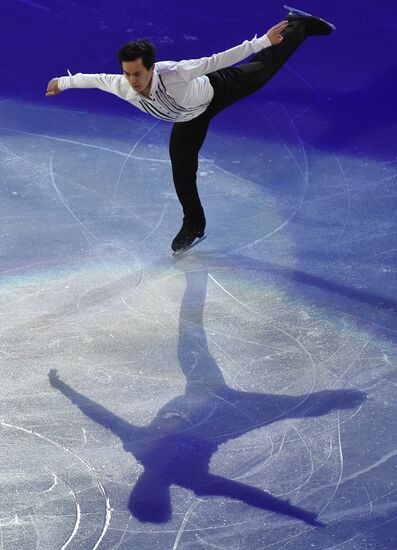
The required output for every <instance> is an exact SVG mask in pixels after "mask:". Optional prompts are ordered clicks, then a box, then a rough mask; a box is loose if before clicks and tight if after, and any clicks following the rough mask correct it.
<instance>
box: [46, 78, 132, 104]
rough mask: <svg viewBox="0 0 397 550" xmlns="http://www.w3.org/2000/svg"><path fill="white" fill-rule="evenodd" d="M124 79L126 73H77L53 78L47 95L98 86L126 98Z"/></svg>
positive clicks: (104, 90)
mask: <svg viewBox="0 0 397 550" xmlns="http://www.w3.org/2000/svg"><path fill="white" fill-rule="evenodd" d="M124 80H125V79H124V75H122V74H105V73H100V74H82V73H77V74H75V75H69V76H62V77H60V78H52V79H51V80H50V81H49V83H48V85H47V92H46V94H45V95H46V96H49V97H51V96H54V95H58V94H60V93H61V92H62V91H64V90H66V89H68V88H98V89H99V90H102V91H103V92H109V93H110V94H114V95H117V96H118V97H122V98H124V95H123V94H122V92H121V86H122V84H123V83H124ZM124 84H125V83H124Z"/></svg>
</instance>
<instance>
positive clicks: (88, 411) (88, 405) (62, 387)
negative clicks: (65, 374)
mask: <svg viewBox="0 0 397 550" xmlns="http://www.w3.org/2000/svg"><path fill="white" fill-rule="evenodd" d="M48 379H49V381H50V384H51V386H53V387H54V388H56V389H57V390H59V391H60V392H61V393H63V395H65V397H67V398H68V399H69V400H70V401H71V402H72V403H73V404H74V405H77V407H78V408H79V409H80V410H81V411H82V412H83V413H84V414H85V415H86V416H88V417H89V418H91V420H94V421H95V422H96V423H97V424H101V426H104V427H105V428H109V429H110V430H112V432H114V433H115V435H117V436H118V437H119V438H120V439H121V440H122V441H123V442H126V441H130V439H131V438H133V437H134V436H139V435H141V432H142V428H138V427H136V426H134V425H133V424H129V423H128V422H126V421H125V420H123V419H122V418H120V417H119V416H117V415H115V414H114V413H112V412H110V411H108V410H107V409H105V407H103V406H102V405H99V404H98V403H96V402H95V401H92V400H91V399H89V398H88V397H86V396H85V395H82V394H81V393H79V392H77V391H75V390H74V389H73V388H72V387H71V386H69V385H68V384H66V382H64V381H63V380H61V378H60V377H59V374H58V372H57V371H56V369H51V370H50V372H49V373H48Z"/></svg>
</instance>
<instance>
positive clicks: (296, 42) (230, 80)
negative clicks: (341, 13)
mask: <svg viewBox="0 0 397 550" xmlns="http://www.w3.org/2000/svg"><path fill="white" fill-rule="evenodd" d="M283 36H284V39H283V41H282V42H281V43H280V44H277V45H275V46H270V47H269V48H265V49H264V50H261V51H260V52H258V53H257V54H255V55H254V57H253V58H252V59H251V61H250V62H249V63H245V64H243V65H239V66H237V67H232V68H227V69H221V70H219V71H216V72H214V73H211V74H209V75H208V77H209V79H210V81H211V84H212V86H213V88H214V91H215V94H214V99H213V101H212V103H211V105H210V106H209V108H208V111H209V114H210V116H211V117H212V116H215V115H216V114H217V113H219V111H222V110H223V109H225V108H226V107H228V106H229V105H231V104H232V103H235V102H236V101H238V100H240V99H243V98H244V97H247V96H248V95H250V94H252V93H254V92H256V91H258V90H259V89H260V88H262V86H264V85H265V84H266V83H267V82H268V81H269V80H270V79H271V78H273V76H274V75H275V74H276V73H277V72H278V71H279V70H280V69H281V67H282V66H283V65H284V63H285V62H286V61H287V60H288V59H289V58H290V57H291V55H292V54H293V53H294V52H295V51H296V50H297V49H298V48H299V46H300V45H301V44H302V42H303V41H304V39H305V26H304V24H303V23H299V22H293V23H290V24H289V25H288V27H287V28H286V29H285V30H284V31H283Z"/></svg>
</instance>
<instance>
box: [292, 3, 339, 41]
mask: <svg viewBox="0 0 397 550" xmlns="http://www.w3.org/2000/svg"><path fill="white" fill-rule="evenodd" d="M284 8H285V9H286V10H288V15H287V21H291V23H292V22H293V21H304V22H305V26H306V36H314V35H325V34H331V32H332V31H334V30H336V28H335V25H333V24H332V23H329V22H328V21H325V20H324V19H321V18H320V17H315V16H314V15H311V14H310V13H306V12H305V11H302V10H298V9H296V8H291V7H290V6H284Z"/></svg>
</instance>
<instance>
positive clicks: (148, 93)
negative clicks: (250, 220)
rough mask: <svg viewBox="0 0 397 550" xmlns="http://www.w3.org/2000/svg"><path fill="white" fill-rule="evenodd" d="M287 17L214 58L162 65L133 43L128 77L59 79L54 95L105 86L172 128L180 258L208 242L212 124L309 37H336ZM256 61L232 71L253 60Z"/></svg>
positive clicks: (125, 59) (326, 27)
mask: <svg viewBox="0 0 397 550" xmlns="http://www.w3.org/2000/svg"><path fill="white" fill-rule="evenodd" d="M285 7H286V9H287V10H288V11H289V13H288V16H287V18H286V19H285V20H284V21H281V22H280V23H278V24H277V25H275V26H274V27H271V28H270V29H269V30H268V31H267V33H266V34H264V35H263V36H261V37H259V38H257V37H256V36H255V37H254V38H253V39H252V40H245V41H244V42H243V43H242V44H240V45H239V46H236V47H234V48H231V49H230V50H226V51H224V52H221V53H217V54H214V55H212V56H211V57H202V58H200V59H191V60H184V61H179V62H176V61H160V62H155V48H154V46H153V44H151V43H150V42H149V41H147V40H137V41H134V42H129V43H128V44H126V45H125V46H123V47H122V48H121V49H120V50H119V52H118V58H119V61H120V64H121V66H122V69H123V74H81V73H78V74H76V75H74V76H63V77H60V78H53V79H52V80H50V82H49V83H48V87H47V93H46V95H47V96H53V95H57V94H59V93H60V92H62V91H63V90H67V89H68V88H99V89H100V90H103V91H105V92H110V93H113V94H115V95H117V96H118V97H120V98H121V99H124V100H126V101H128V102H129V103H132V105H134V106H135V107H138V109H140V110H141V111H146V112H147V113H149V114H151V115H153V116H154V117H156V118H160V119H162V120H167V121H170V122H173V127H172V131H171V139H170V145H169V152H170V158H171V164H172V174H173V179H174V184H175V190H176V193H177V195H178V199H179V201H180V203H181V205H182V208H183V216H184V217H183V224H182V227H181V229H180V231H179V233H178V234H177V235H176V237H175V238H174V240H173V241H172V245H171V247H172V250H173V251H174V252H179V251H183V250H185V249H187V248H189V247H190V246H191V245H192V243H193V242H194V241H195V239H197V238H199V239H200V238H202V237H203V236H204V229H205V216H204V210H203V207H202V205H201V202H200V198H199V195H198V191H197V186H196V174H197V168H198V154H199V151H200V148H201V146H202V144H203V142H204V139H205V136H206V134H207V130H208V126H209V123H210V120H211V119H212V118H213V117H214V116H215V115H216V114H217V113H219V112H220V111H221V110H223V109H225V108H226V107H228V106H229V105H231V104H232V103H234V102H236V101H238V100H239V99H242V98H243V97H246V96H248V95H250V94H252V93H253V92H255V91H257V90H259V89H260V88H261V87H262V86H263V85H264V84H265V83H266V82H267V81H268V80H270V79H271V78H272V77H273V76H274V75H275V74H276V72H277V71H278V70H279V69H280V68H281V67H282V65H283V64H284V63H285V62H286V61H287V59H288V58H289V57H290V56H291V55H292V53H293V52H294V51H295V50H296V49H297V48H298V47H299V46H300V44H301V43H302V42H303V41H304V39H305V38H306V37H307V36H311V35H321V34H323V35H324V34H329V33H331V32H332V30H334V28H335V27H334V26H333V25H332V24H330V23H328V22H326V21H324V20H323V19H320V18H318V17H314V16H312V15H310V14H307V13H305V12H302V11H299V10H296V9H293V8H288V7H287V6H285ZM251 54H255V55H254V57H253V58H252V59H251V61H250V62H249V63H246V64H243V65H239V66H237V67H233V68H230V66H231V65H234V64H235V63H238V62H239V61H242V60H243V59H245V58H247V57H248V56H249V55H251Z"/></svg>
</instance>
